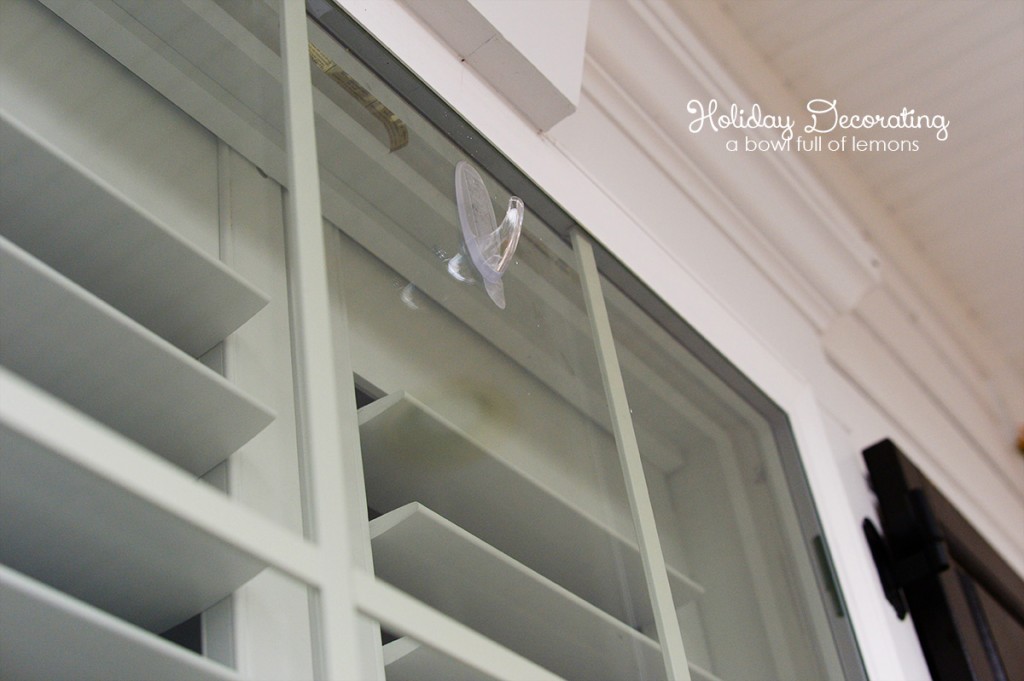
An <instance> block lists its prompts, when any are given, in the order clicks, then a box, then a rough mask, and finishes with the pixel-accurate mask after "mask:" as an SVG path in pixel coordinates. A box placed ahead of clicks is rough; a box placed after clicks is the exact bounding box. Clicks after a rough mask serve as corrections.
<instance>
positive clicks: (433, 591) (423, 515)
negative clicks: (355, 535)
mask: <svg viewBox="0 0 1024 681" xmlns="http://www.w3.org/2000/svg"><path fill="white" fill-rule="evenodd" d="M370 536H371V540H372V544H373V551H374V561H375V565H376V568H375V569H376V571H377V575H378V577H380V578H381V579H383V580H385V581H387V582H388V583H390V584H393V585H394V586H396V587H398V588H400V589H402V590H403V591H406V592H407V593H409V594H410V595H412V596H414V597H416V598H418V599H420V600H421V601H423V602H424V603H426V604H427V605H429V606H431V607H434V608H437V609H438V610H440V611H442V612H444V613H446V614H448V615H450V616H451V617H454V618H455V619H456V620H458V621H460V622H462V623H463V624H465V625H467V626H470V627H472V628H473V629H475V630H476V631H478V632H480V633H482V634H484V635H485V636H487V637H488V638H491V639H493V640H494V641H496V642H497V643H499V644H501V645H504V646H507V647H508V648H510V649H511V650H513V651H515V652H518V653H520V654H522V655H524V656H525V657H527V658H528V659H531V660H533V661H535V662H537V663H538V664H540V665H541V666H543V667H545V668H547V669H550V670H551V671H553V672H554V673H556V674H558V675H560V676H562V677H564V678H566V679H625V678H644V679H657V678H663V677H662V676H661V674H662V673H663V672H662V668H661V666H662V663H661V654H660V649H659V646H658V644H657V643H655V642H654V641H653V640H651V639H649V638H647V637H646V636H644V635H643V634H641V633H640V632H638V631H636V630H634V629H632V628H630V627H628V626H627V625H625V624H623V623H622V622H621V621H619V620H617V619H615V618H613V617H611V616H610V615H608V614H607V613H605V612H603V611H601V610H599V609H598V608H596V607H594V606H593V605H591V604H589V603H587V602H585V601H583V600H582V599H580V598H579V597H577V596H575V595H573V594H572V593H570V592H569V591H567V590H565V589H564V588H562V587H559V586H558V585H557V584H555V583H553V582H551V581H550V580H548V579H546V578H545V577H543V576H542V575H540V574H538V573H536V572H534V571H533V570H530V569H529V568H527V567H526V566H524V565H523V564H521V563H519V562H518V561H516V560H514V559H512V558H510V557H508V556H507V555H505V554H503V553H502V552H500V551H498V550H497V549H495V548H494V547H492V546H490V545H489V544H487V543H485V542H483V541H482V540H480V539H478V538H476V537H474V536H473V535H471V534H470V533H468V532H466V531H465V530H463V529H462V528H460V527H458V526H456V525H454V524H453V523H451V522H450V521H448V520H446V519H444V518H443V517H441V516H439V515H438V514H436V513H434V512H433V511H431V510H429V509H428V508H426V507H425V506H423V505H421V504H415V503H414V504H408V505H406V506H403V507H401V508H399V509H396V510H394V511H391V512H389V513H387V514H386V515H384V516H381V517H380V518H376V519H374V520H372V521H371V522H370Z"/></svg>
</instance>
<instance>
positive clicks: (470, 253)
mask: <svg viewBox="0 0 1024 681" xmlns="http://www.w3.org/2000/svg"><path fill="white" fill-rule="evenodd" d="M455 201H456V203H457V204H458V208H459V224H460V225H461V227H462V246H461V252H460V253H459V254H458V255H456V256H455V257H454V258H452V259H451V260H449V261H448V272H449V273H450V274H451V275H452V276H453V277H455V278H456V279H458V280H459V281H464V282H472V281H474V280H475V279H476V277H474V276H473V271H474V270H475V271H476V273H477V274H478V275H479V276H480V279H482V280H483V285H484V290H486V291H487V295H488V296H490V298H491V300H493V301H494V304H495V305H497V306H498V307H500V308H502V309H504V308H505V287H504V285H503V284H502V282H501V277H502V275H503V274H505V272H506V271H507V270H508V266H509V265H510V264H511V263H512V257H513V255H514V254H515V252H516V246H518V245H519V235H520V234H521V233H522V229H523V216H524V215H525V213H526V207H525V206H524V205H523V201H522V199H520V198H518V197H516V196H513V197H512V198H510V199H509V202H508V209H507V210H506V211H505V218H504V219H503V220H502V221H501V224H500V225H499V224H498V223H497V220H496V219H495V217H494V207H493V206H492V205H491V196H490V194H489V193H488V191H487V186H486V185H485V184H484V180H483V178H482V177H480V173H478V172H477V171H476V169H475V168H473V166H471V165H469V163H467V162H466V161H460V162H459V163H458V164H457V165H456V166H455Z"/></svg>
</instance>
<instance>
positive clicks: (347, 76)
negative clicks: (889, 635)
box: [0, 0, 863, 681]
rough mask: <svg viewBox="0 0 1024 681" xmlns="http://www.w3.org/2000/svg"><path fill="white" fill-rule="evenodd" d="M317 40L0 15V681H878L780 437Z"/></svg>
mask: <svg viewBox="0 0 1024 681" xmlns="http://www.w3.org/2000/svg"><path fill="white" fill-rule="evenodd" d="M44 5H45V7H44ZM309 10H310V15H309V17H308V18H306V23H305V24H302V23H301V22H300V23H294V18H295V15H294V14H293V15H290V21H292V22H293V23H287V22H286V23H285V27H286V29H288V30H289V31H291V32H290V33H289V39H288V41H285V42H284V43H282V42H281V41H280V40H279V38H278V36H279V33H280V27H279V24H280V23H281V22H280V21H279V17H278V11H277V10H276V9H275V7H274V5H272V4H271V3H264V2H241V1H238V0H217V1H216V2H199V3H186V2H181V3H178V2H164V3H159V4H154V3H146V2H133V1H131V0H118V1H117V2H109V3H100V2H97V3H92V2H74V3H69V2H61V1H59V0H45V2H43V3H41V4H40V3H36V2H34V1H32V0H21V1H20V2H17V3H11V10H10V11H9V12H8V13H7V16H5V22H4V24H5V29H6V30H7V31H9V35H7V36H5V40H4V45H5V47H4V50H5V57H4V59H5V62H4V63H5V74H4V79H5V83H11V90H9V92H10V93H11V94H10V96H8V97H5V99H8V100H10V102H11V104H10V105H9V106H5V108H4V111H3V121H2V122H3V125H4V128H3V145H4V146H3V152H4V156H5V159H8V161H7V162H5V164H4V177H3V197H4V211H3V212H4V216H5V218H4V224H3V238H4V239H5V241H4V242H3V246H4V251H3V253H4V258H5V260H4V286H3V287H2V289H3V296H4V297H3V316H4V324H3V329H4V334H5V335H4V337H3V343H2V345H0V347H2V352H3V355H2V357H0V359H2V362H3V366H4V371H5V373H4V374H3V379H4V381H5V383H4V386H5V387H4V391H3V393H4V395H3V397H2V407H3V408H2V415H3V419H4V421H3V423H4V431H3V434H4V438H5V446H4V453H3V455H2V460H3V465H4V471H3V472H4V475H3V477H2V482H0V484H2V485H3V487H4V489H3V494H2V497H3V500H4V504H5V506H4V518H5V520H4V521H3V532H4V535H3V541H2V542H0V551H2V553H0V562H2V563H3V565H4V568H3V569H4V573H3V574H4V577H5V579H4V589H5V591H4V594H5V596H4V598H5V601H8V599H10V601H11V602H14V600H15V599H16V598H17V599H20V600H19V601H18V603H23V604H24V605H22V606H21V607H20V609H17V610H15V612H16V613H17V614H16V617H15V616H10V615H0V617H2V618H3V627H2V628H0V632H2V634H3V641H4V644H3V645H4V654H3V655H0V665H3V672H4V676H5V677H6V676H8V675H10V676H12V677H18V676H24V677H26V678H28V677H38V676H40V675H45V676H51V677H53V678H61V677H64V678H68V677H69V676H73V675H75V674H78V672H80V671H81V670H80V668H78V667H77V666H76V664H77V663H75V662H72V661H71V660H69V659H67V658H62V657H59V656H51V655H48V654H47V653H48V650H47V647H46V646H40V645H38V641H39V640H43V639H42V637H44V636H45V637H47V639H46V640H51V639H49V637H50V636H51V635H54V633H55V632H57V631H60V632H61V636H62V637H64V638H60V639H58V640H61V641H67V646H69V648H68V649H69V650H75V651H76V653H75V656H74V657H73V658H72V659H81V658H87V659H89V660H90V661H95V664H96V665H97V672H96V675H97V676H98V677H104V676H109V675H110V674H111V673H116V672H117V671H118V670H122V671H123V670H124V669H125V668H126V666H125V665H141V666H140V667H138V668H140V669H141V668H145V669H146V670H148V671H149V672H152V674H150V675H152V676H156V675H157V671H156V670H159V669H164V668H165V667H166V668H167V669H169V670H171V671H168V672H167V676H168V677H169V678H174V677H175V676H182V675H193V674H196V673H197V672H195V670H196V669H202V670H205V671H204V673H208V674H210V678H235V677H236V676H239V677H242V678H246V677H249V676H252V677H268V676H273V675H274V674H275V673H276V674H277V675H279V676H281V675H284V676H288V677H294V678H299V677H308V676H314V677H315V676H327V677H340V676H345V675H346V674H350V675H352V674H354V675H358V676H360V678H387V679H389V680H391V681H394V680H395V679H403V678H423V677H425V676H430V675H433V676H435V677H438V678H446V679H454V678H479V677H480V675H481V674H489V675H491V676H492V677H494V678H523V677H529V678H540V677H542V676H543V675H544V674H553V675H555V676H556V677H562V678H566V679H574V678H578V679H597V678H608V679H627V678H628V679H633V678H643V679H659V678H668V677H673V678H686V677H687V676H689V677H690V678H693V679H705V680H712V679H723V680H726V681H728V680H730V679H746V678H755V677H764V676H766V675H767V676H770V677H772V678H861V677H862V675H863V672H862V670H861V667H860V663H859V660H858V659H857V655H856V648H855V644H854V642H853V638H852V632H851V631H850V628H849V625H848V624H847V623H846V622H845V620H844V618H843V613H842V599H841V596H840V594H839V593H838V589H837V587H836V585H835V584H834V582H833V581H832V578H831V571H830V568H829V565H828V556H827V548H826V545H825V542H824V539H823V538H822V537H821V533H820V529H818V527H817V524H816V520H815V517H814V511H813V507H812V505H811V503H810V497H809V493H808V490H807V489H806V483H805V481H804V479H803V477H802V473H801V470H800V465H799V457H798V455H797V452H796V450H795V447H794V444H793V440H792V436H791V435H790V433H789V428H788V423H787V421H786V417H785V414H784V413H782V412H781V411H780V410H779V409H778V408H777V407H776V406H775V405H773V404H771V403H770V401H769V400H767V398H766V397H765V396H764V395H763V394H761V393H760V392H759V391H758V390H757V389H756V387H755V386H753V385H752V384H750V383H749V381H747V380H746V379H745V378H744V377H743V376H742V375H740V374H739V373H738V372H737V371H735V369H733V368H732V367H731V366H730V365H729V364H728V363H727V362H726V361H725V360H724V359H723V358H722V357H721V356H720V355H719V354H718V353H717V352H716V351H715V350H714V349H713V348H711V347H709V346H708V345H707V343H705V342H704V341H703V340H702V339H701V338H700V337H699V336H698V335H697V334H696V333H695V332H694V331H693V330H692V329H690V328H689V327H688V326H686V324H685V323H684V322H683V321H682V320H680V319H678V317H677V316H675V315H674V314H673V313H672V312H671V310H668V309H667V308H666V307H665V306H664V305H662V304H661V303H660V302H659V301H658V300H657V299H656V298H654V297H653V296H652V295H651V294H650V293H649V292H648V291H647V290H646V289H645V288H644V287H643V285H642V284H641V283H640V281H639V280H638V279H637V278H636V277H635V276H634V275H633V274H631V273H629V272H627V271H626V270H624V269H623V268H622V267H621V266H620V265H619V264H618V263H617V262H616V261H615V260H614V258H613V256H612V255H611V254H609V253H606V252H605V251H603V250H602V249H601V248H600V246H599V245H597V244H593V243H592V242H591V240H590V239H589V237H588V236H587V235H586V233H585V232H584V231H583V229H581V228H580V227H579V226H577V225H575V223H574V221H573V220H572V218H571V216H569V215H567V214H565V213H564V212H563V211H562V210H561V209H560V208H559V207H558V206H557V204H555V203H554V202H553V201H552V200H551V199H549V198H548V197H546V196H545V195H544V194H543V192H542V191H541V190H540V189H539V188H537V187H536V186H534V185H533V184H532V183H531V182H530V181H529V180H528V178H526V177H524V176H522V174H521V173H519V172H518V171H517V170H516V169H515V167H514V166H513V165H512V163H511V162H510V161H508V160H507V159H505V158H503V157H502V156H500V154H498V153H497V152H496V151H495V150H494V149H493V148H491V147H490V146H489V145H488V144H487V143H486V141H485V140H482V139H480V138H479V136H478V135H476V133H475V132H474V131H473V130H472V129H471V128H469V127H468V126H467V125H466V124H465V123H464V122H463V121H461V120H460V119H459V118H458V116H457V114H456V113H455V112H453V111H450V110H449V109H447V108H446V107H445V106H444V105H443V103H441V102H440V101H439V100H437V99H436V98H435V97H434V96H433V95H432V94H431V93H430V92H429V91H427V90H426V89H425V88H424V87H423V86H422V84H420V83H418V82H416V81H415V80H414V79H413V78H412V77H411V75H410V74H409V73H408V72H407V71H405V70H404V69H403V68H402V67H401V66H400V65H398V64H396V63H395V62H394V60H392V59H390V57H389V56H388V55H387V53H386V52H385V51H384V50H383V49H382V48H381V47H380V46H379V45H377V44H375V43H374V42H373V41H372V40H371V39H370V38H369V37H368V36H367V35H365V34H364V33H362V32H361V30H360V29H359V28H358V27H357V26H356V25H355V23H354V22H353V21H352V20H351V19H350V18H348V17H346V16H344V15H343V14H342V13H341V12H340V11H338V10H337V9H334V8H333V6H331V5H328V4H326V3H324V2H311V3H309ZM5 11H6V10H5ZM290 11H293V12H294V8H290ZM301 19H302V17H300V20H301ZM304 33H305V35H303V34H304ZM19 35H23V36H29V37H30V40H31V43H32V44H31V45H29V44H27V43H26V42H25V40H24V39H23V40H21V41H19V40H18V36H19ZM294 36H298V38H297V39H298V40H299V42H296V38H295V37H294ZM297 48H301V49H297ZM33 49H34V50H37V51H38V53H34V52H33ZM58 51H59V53H60V54H62V55H64V56H63V57H62V59H63V60H65V61H66V62H67V63H75V64H76V65H79V67H80V68H78V69H76V71H75V74H74V75H73V76H72V75H71V74H68V73H66V72H62V71H58V72H57V73H56V74H54V73H53V71H52V70H51V71H49V72H46V73H43V74H41V73H40V69H38V68H34V67H33V65H34V64H40V63H44V62H45V60H44V59H43V58H42V55H43V54H56V53H57V52H58ZM283 53H287V54H291V55H296V54H300V55H301V57H302V62H301V64H299V63H298V62H295V61H293V62H291V63H290V64H286V65H285V66H286V68H282V60H281V55H282V54H283ZM8 54H11V55H16V56H17V57H18V58H11V59H8ZM307 58H308V61H307ZM288 66H290V67H291V69H290V71H289V69H288V68H287V67H288ZM307 68H308V69H309V73H310V74H311V80H310V83H311V85H312V86H313V90H312V111H310V110H309V109H308V108H304V107H308V102H306V103H305V104H304V101H305V100H304V99H303V97H302V95H301V94H297V92H301V85H302V82H301V81H303V80H304V79H305V73H306V69H307ZM83 73H84V74H86V75H82V74H83ZM297 74H298V75H297ZM78 81H82V83H83V84H80V83H79V82H78ZM296 81H298V90H296V89H294V88H295V84H296ZM84 83H87V84H84ZM282 83H287V84H288V85H289V87H287V88H284V87H283V86H282ZM14 85H16V86H17V87H14ZM6 87H7V86H6V85H5V89H6ZM69 90H70V91H71V92H72V94H73V95H74V96H77V97H78V99H74V98H73V97H72V99H71V100H70V101H67V102H66V103H65V104H63V105H62V106H63V107H64V109H62V110H59V111H58V112H57V113H53V114H49V118H47V117H46V115H45V112H48V111H50V110H51V109H52V108H53V107H57V106H59V105H60V104H59V103H60V102H62V101H65V100H67V97H68V91H69ZM95 93H102V96H100V97H99V98H98V99H90V96H91V95H92V96H95ZM286 110H287V111H290V112H292V113H290V114H289V115H288V116H286V115H285V112H286ZM117 111H126V112H130V113H131V115H130V116H129V117H128V118H127V119H126V120H130V122H131V123H130V124H126V123H124V122H123V121H119V120H116V119H115V120H112V117H113V116H114V113H113V112H117ZM41 112H42V113H41ZM303 114H305V116H306V117H305V118H303V117H302V116H303ZM310 114H312V118H313V120H314V121H315V122H314V129H310V126H309V120H310ZM104 126H106V127H104ZM99 133H102V134H99ZM314 133H315V136H314ZM151 138H152V139H151ZM314 139H315V144H316V147H315V159H314V158H313V157H312V154H307V153H306V152H302V153H299V154H295V155H290V153H291V152H290V151H289V150H291V149H296V148H301V145H302V144H303V140H305V142H307V143H310V144H312V142H313V140H314ZM154 140H155V141H154ZM290 145H291V146H290ZM96 149H98V150H99V152H97V151H96ZM9 159H14V162H11V161H10V160H9ZM313 170H316V171H317V172H318V173H319V187H317V186H316V185H315V179H313V178H314V177H315V175H314V174H313V173H312V171H313ZM311 183H312V184H311ZM460 183H461V185H460ZM460 187H461V188H460ZM288 188H290V189H288ZM317 189H319V193H317V191H316V190H317ZM473 192H478V193H477V194H475V195H474V194H473ZM63 197H67V198H66V200H64V199H63ZM517 199H519V200H521V203H517ZM474 201H475V210H476V213H474V212H473V211H474ZM317 204H319V207H318V210H317V212H316V213H315V214H313V215H312V218H313V219H312V221H311V220H310V218H311V216H310V213H309V209H310V207H311V206H316V205H317ZM523 205H525V209H523V208H522V206H523ZM488 208H490V209H491V210H492V211H493V212H494V213H495V215H494V216H491V215H489V214H488V210H487V209H488ZM524 212H525V217H523V213H524ZM321 213H322V217H323V224H322V225H321V224H320V214H321ZM474 215H475V216H476V217H474ZM8 216H9V217H8ZM506 219H507V220H506ZM519 219H522V226H521V234H520V233H518V232H517V231H516V224H517V222H518V220H519ZM503 220H505V224H504V225H503V226H502V227H500V228H499V225H501V224H502V223H503ZM474 221H477V222H474ZM83 225H84V226H83ZM474 225H476V228H474ZM480 226H483V227H484V229H483V230H482V231H481V230H480V229H479V228H480ZM583 227H585V226H583ZM43 228H46V229H50V230H52V231H50V232H49V234H50V235H51V236H50V237H49V238H38V237H40V236H43V235H44V234H45V233H44V232H42V231H41V230H42V229H43ZM321 229H322V232H321ZM492 230H498V236H497V238H491V231H492ZM481 234H483V235H484V236H483V238H478V237H479V236H480V235H481ZM52 235H58V236H60V237H64V236H65V235H68V238H54V237H53V236H52ZM72 235H73V236H72ZM321 237H322V240H321ZM8 240H9V241H8ZM58 246H59V247H60V248H58ZM129 247H131V248H132V250H125V251H124V252H123V251H122V250H121V249H128V248H129ZM54 249H56V250H59V251H61V252H60V253H57V254H56V255H54V254H51V253H50V252H49V251H50V250H54ZM143 256H145V257H150V256H152V258H153V260H152V262H151V261H149V260H146V259H144V257H143ZM488 256H491V257H492V260H491V261H490V265H488V264H487V263H485V262H484V260H485V259H486V258H487V257H488ZM499 261H501V262H500V265H499V264H497V263H498V262H499ZM82 263H85V264H84V265H82ZM489 267H490V268H491V269H488V268H489ZM79 269H82V270H84V271H79ZM96 275H98V277H97V276H96ZM93 279H97V280H98V283H94V281H93ZM8 282H12V283H11V284H8ZM140 304H144V305H143V307H145V308H146V309H145V310H143V311H139V310H137V309H136V308H137V307H139V305H140ZM97 329H98V330H97ZM197 336H198V337H197ZM122 338H124V339H126V340H124V344H121V345H119V344H116V343H115V341H118V342H120V340H121V339H122ZM139 348H141V349H139ZM325 350H326V351H327V352H326V353H325V352H324V351H325ZM80 374H81V375H84V376H85V378H84V379H79V378H78V377H79V375H80ZM69 377H71V378H73V379H74V380H69ZM68 386H70V387H68ZM108 396H109V399H108ZM108 403H109V404H108ZM147 409H148V410H149V411H147ZM151 430H152V431H157V432H156V434H151V433H150V432H149V431H151ZM207 431H209V434H207ZM83 433H84V435H83ZM161 438H162V439H161ZM196 438H206V439H196ZM8 443H9V444H10V446H8ZM214 445H216V446H214ZM111 451H112V452H113V454H110V452H111ZM40 452H42V453H40ZM222 462H223V463H222ZM16 492H17V493H16ZM61 500H66V502H65V503H58V502H59V501H61ZM54 509H58V511H54ZM61 509H66V510H61ZM14 519H18V520H14ZM117 523H121V524H117ZM655 528H656V529H655ZM40 537H43V539H42V540H41V541H40V539H39V538H40ZM51 538H52V539H51ZM57 538H60V539H59V540H58V539H57ZM112 542H113V543H112ZM67 559H70V560H71V561H73V563H74V565H75V566H76V567H75V569H74V570H70V571H69V570H68V569H67ZM69 574H70V575H71V576H70V577H69V576H68V575H69ZM137 576H141V577H144V579H136V577H137ZM154 580H156V581H154ZM159 580H164V581H159ZM96 584H99V586H96ZM128 587H131V588H130V589H129V588H128ZM125 600H127V601H129V602H130V604H131V607H126V606H125V605H124V603H123V602H122V601H125ZM41 603H53V604H55V605H54V607H53V608H52V612H49V611H48V613H47V614H46V615H45V617H44V616H43V615H41V614H39V613H41V612H42V609H41V608H40V605H39V604H41ZM172 605H173V606H174V607H173V608H172V607H170V606H172ZM81 613H86V614H84V615H82V614H81ZM196 616H198V618H195V617H196ZM76 618H77V619H76ZM193 618H195V619H193ZM183 621H190V622H193V623H194V624H195V626H194V627H193V633H196V632H198V636H192V637H188V636H185V637H184V639H189V638H191V639H192V640H194V641H195V640H197V641H198V643H193V644H191V645H192V647H193V648H195V650H194V651H191V652H190V651H187V650H185V649H184V648H183V646H181V645H179V644H178V643H172V642H168V641H166V640H164V639H161V638H159V637H158V636H155V635H154V634H159V633H161V632H164V631H165V630H166V629H169V628H171V627H173V626H175V625H180V623H181V622H183ZM77 622H85V623H86V624H84V625H75V626H72V624H71V623H77ZM26 623H29V624H31V626H32V627H35V629H32V628H31V627H27V628H26V627H25V624H26ZM23 630H24V631H28V632H31V633H32V635H31V636H28V635H24V634H23V633H19V632H22V631H23ZM96 632H102V637H101V636H100V634H97V633H96ZM33 640H35V641H36V643H33ZM175 640H177V641H179V642H180V641H181V640H183V637H180V636H178V637H176V639H175ZM495 644H496V645H495ZM73 646H80V647H79V648H74V647H73ZM140 650H145V651H151V654H150V655H149V657H146V658H145V659H143V658H139V657H136V655H137V654H138V655H141V653H138V652H137V651H140ZM152 651H156V652H152ZM378 655H379V657H378ZM210 658H212V661H211V659H210ZM381 658H382V659H383V663H384V666H383V668H381V667H380V665H379V664H378V660H379V659H381ZM45 665H49V666H45ZM167 665H170V666H167ZM174 665H184V666H177V667H175V666H174ZM133 668H134V667H133Z"/></svg>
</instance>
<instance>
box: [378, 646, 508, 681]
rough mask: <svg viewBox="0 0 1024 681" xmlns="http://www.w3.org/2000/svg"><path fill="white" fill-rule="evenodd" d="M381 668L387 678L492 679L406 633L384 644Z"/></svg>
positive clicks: (429, 680) (411, 680)
mask: <svg viewBox="0 0 1024 681" xmlns="http://www.w3.org/2000/svg"><path fill="white" fill-rule="evenodd" d="M384 671H385V673H386V674H387V679H388V681H494V679H495V677H494V676H491V675H490V674H485V673H482V672H479V671H477V670H475V669H473V668H472V667H469V666H467V665H465V664H463V663H462V662H460V661H458V660H456V659H454V658H452V657H450V656H448V655H444V654H443V653H439V652H437V651H436V650H433V649H432V648H428V647H427V646H424V645H420V644H419V643H417V642H416V641H413V640H412V639H410V638H409V637H402V638H400V639H398V640H395V641H392V642H391V643H386V644H385V645H384Z"/></svg>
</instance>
